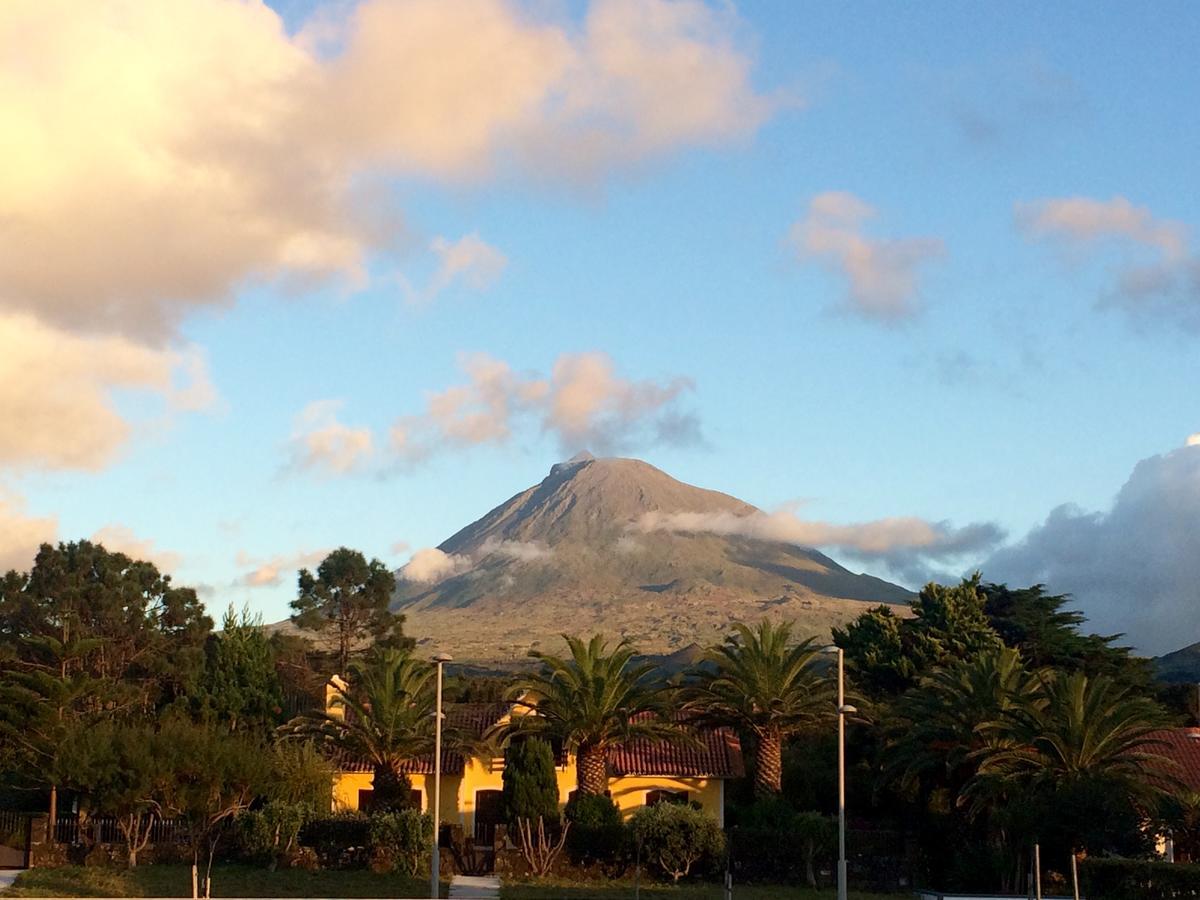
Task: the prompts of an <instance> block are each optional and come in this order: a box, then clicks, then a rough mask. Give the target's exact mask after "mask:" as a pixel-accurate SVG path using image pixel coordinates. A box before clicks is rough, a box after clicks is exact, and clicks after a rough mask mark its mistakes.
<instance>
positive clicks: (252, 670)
mask: <svg viewBox="0 0 1200 900" xmlns="http://www.w3.org/2000/svg"><path fill="white" fill-rule="evenodd" d="M282 704H283V691H282V687H281V685H280V682H279V676H278V674H277V673H276V671H275V653H274V648H273V647H272V644H271V641H270V638H268V637H267V635H266V633H265V632H264V630H263V627H262V617H261V616H254V615H251V613H250V611H249V610H248V609H243V610H242V612H241V615H240V616H239V615H238V613H237V612H235V611H234V608H233V606H230V607H229V609H228V610H226V612H225V618H224V619H223V621H222V623H221V631H220V633H219V634H214V635H212V636H211V637H210V638H209V639H208V643H207V646H206V647H205V660H204V669H203V671H202V673H201V675H200V679H199V685H198V687H197V690H196V705H197V706H199V709H200V713H201V715H204V716H211V717H213V718H215V719H216V721H217V722H220V723H221V724H223V725H224V726H226V727H227V728H229V729H230V730H232V731H236V730H238V729H239V728H243V727H258V728H266V727H274V725H275V724H277V722H278V721H279V719H278V717H279V714H280V711H281V709H282Z"/></svg>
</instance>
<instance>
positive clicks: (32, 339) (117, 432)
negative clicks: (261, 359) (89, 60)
mask: <svg viewBox="0 0 1200 900" xmlns="http://www.w3.org/2000/svg"><path fill="white" fill-rule="evenodd" d="M0 127H3V126H2V125H0ZM0 168H2V167H0ZM0 177H2V176H0ZM0 243H2V242H0ZM119 391H136V392H140V393H143V394H149V395H151V396H157V397H159V398H161V399H162V400H163V402H164V404H165V406H166V407H167V408H168V409H169V408H177V409H178V408H183V409H195V408H198V407H203V406H206V405H208V404H210V403H211V402H212V398H213V395H214V392H213V389H212V385H211V383H210V382H209V380H208V373H207V368H206V365H205V362H204V358H203V356H202V355H200V354H199V352H198V351H197V350H195V349H194V348H185V349H182V350H178V349H159V348H155V347H149V346H145V345H143V344H141V343H138V342H136V341H132V340H129V339H128V338H125V337H121V336H118V335H77V334H72V333H70V332H67V331H63V330H60V329H57V328H54V327H51V326H49V325H46V324H44V323H42V322H40V321H39V320H37V319H35V318H33V317H32V316H29V315H25V314H6V313H2V312H0V466H12V467H17V466H21V467H36V468H43V469H83V470H87V471H95V470H98V469H100V468H102V467H104V466H105V465H107V464H108V463H110V462H112V461H113V459H114V458H115V457H116V455H117V453H118V451H119V450H120V448H121V447H122V445H124V443H125V442H126V441H127V440H128V438H129V437H130V435H131V433H132V431H133V425H132V424H131V423H130V421H129V420H128V418H127V416H126V415H123V414H122V413H121V411H120V410H119V409H118V407H117V402H116V395H117V393H118V392H119Z"/></svg>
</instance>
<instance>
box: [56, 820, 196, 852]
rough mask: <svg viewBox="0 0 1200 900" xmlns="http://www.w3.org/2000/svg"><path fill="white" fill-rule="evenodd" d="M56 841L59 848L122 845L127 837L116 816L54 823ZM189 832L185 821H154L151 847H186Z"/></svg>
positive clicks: (151, 830) (151, 832) (151, 831)
mask: <svg viewBox="0 0 1200 900" xmlns="http://www.w3.org/2000/svg"><path fill="white" fill-rule="evenodd" d="M54 831H55V840H56V841H57V842H58V843H60V844H67V845H76V844H121V843H124V842H125V835H123V834H122V833H121V826H120V825H119V824H117V819H116V818H115V817H113V816H96V817H93V818H87V819H83V820H81V819H80V818H79V816H60V817H59V819H58V821H57V822H56V823H55V829H54ZM186 843H187V829H186V822H185V821H184V820H183V819H157V818H156V819H155V820H154V824H153V825H152V826H151V828H150V844H151V845H156V844H157V845H162V844H186Z"/></svg>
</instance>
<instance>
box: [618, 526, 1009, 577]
mask: <svg viewBox="0 0 1200 900" xmlns="http://www.w3.org/2000/svg"><path fill="white" fill-rule="evenodd" d="M633 529H634V530H635V531H641V532H653V531H673V532H683V533H705V534H720V535H729V536H739V537H748V538H754V539H756V540H764V541H777V542H780V543H785V544H795V545H797V546H802V547H819V548H822V549H828V550H830V551H831V552H837V553H839V554H844V555H847V556H852V557H854V558H856V559H859V560H862V561H866V562H874V563H879V564H882V565H885V566H887V568H888V569H889V570H890V571H891V572H892V573H893V574H894V575H895V576H896V577H899V578H901V579H903V580H905V581H906V582H908V583H909V584H914V585H919V584H921V583H923V582H924V581H927V580H929V579H930V578H932V577H933V576H934V574H935V567H939V566H946V565H950V564H953V563H955V562H957V561H959V560H961V559H964V558H967V557H971V556H972V555H974V558H976V559H977V558H978V555H979V554H982V553H985V552H987V551H988V550H990V549H991V548H993V547H995V546H996V545H997V544H999V543H1000V541H1001V540H1003V538H1004V533H1003V531H1001V529H1000V528H999V527H998V526H997V525H995V524H993V523H990V522H977V523H972V524H969V525H965V526H962V527H957V528H956V527H954V526H953V525H952V524H950V523H949V522H929V521H926V520H925V519H919V518H915V517H911V516H908V517H897V518H887V519H877V520H875V521H872V522H862V523H857V524H851V525H838V524H833V523H830V522H820V521H811V520H806V519H802V518H800V517H799V516H797V515H796V514H795V513H794V512H792V511H791V510H786V509H784V510H777V511H775V512H771V513H766V512H759V511H756V512H753V513H750V514H748V515H742V516H739V515H735V514H733V513H730V512H717V513H689V512H682V513H658V512H650V513H646V514H645V515H643V516H642V517H641V518H640V519H638V520H637V522H635V523H634V524H633Z"/></svg>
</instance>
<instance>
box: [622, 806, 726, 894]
mask: <svg viewBox="0 0 1200 900" xmlns="http://www.w3.org/2000/svg"><path fill="white" fill-rule="evenodd" d="M630 826H631V828H632V830H633V836H634V840H635V841H637V842H638V844H639V845H640V846H641V854H642V857H643V858H644V859H646V860H648V861H649V862H651V863H653V864H654V865H655V866H657V867H658V868H659V869H661V870H662V871H663V873H664V874H667V875H670V876H671V879H672V880H673V881H678V880H679V879H680V878H682V877H683V876H684V875H687V874H688V873H690V872H691V871H692V868H693V867H694V866H697V865H699V864H703V863H706V862H711V861H715V860H716V859H717V858H719V857H720V856H721V854H722V853H724V852H725V835H724V833H723V832H722V831H721V826H720V825H718V824H717V820H716V819H714V818H713V817H712V816H709V815H707V814H706V813H704V812H702V811H700V810H698V809H692V808H691V807H690V806H681V805H679V804H675V803H659V804H658V805H657V806H647V807H643V808H642V809H639V810H638V811H637V812H636V813H634V814H633V819H632V820H631V821H630Z"/></svg>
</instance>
